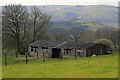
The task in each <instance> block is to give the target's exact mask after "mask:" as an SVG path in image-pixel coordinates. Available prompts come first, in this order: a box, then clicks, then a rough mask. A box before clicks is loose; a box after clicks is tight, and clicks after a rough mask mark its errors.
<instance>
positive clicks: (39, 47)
mask: <svg viewBox="0 0 120 80" xmlns="http://www.w3.org/2000/svg"><path fill="white" fill-rule="evenodd" d="M28 51H29V53H30V54H34V53H38V54H41V53H45V54H47V55H48V56H49V57H52V58H60V57H62V56H64V55H71V56H74V55H76V56H79V57H89V56H92V55H105V54H110V53H111V52H112V50H111V49H110V47H109V46H107V45H105V44H102V43H84V44H81V43H77V44H75V43H74V42H67V41H66V42H59V41H48V40H40V41H36V42H34V43H31V44H29V49H28Z"/></svg>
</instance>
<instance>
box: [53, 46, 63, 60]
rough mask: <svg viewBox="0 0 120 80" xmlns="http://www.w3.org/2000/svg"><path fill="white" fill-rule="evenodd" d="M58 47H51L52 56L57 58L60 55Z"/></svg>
mask: <svg viewBox="0 0 120 80" xmlns="http://www.w3.org/2000/svg"><path fill="white" fill-rule="evenodd" d="M60 51H61V49H60V48H52V55H51V57H52V58H59V57H60Z"/></svg>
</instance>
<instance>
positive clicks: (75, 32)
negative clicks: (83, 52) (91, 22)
mask: <svg viewBox="0 0 120 80" xmlns="http://www.w3.org/2000/svg"><path fill="white" fill-rule="evenodd" d="M83 31H84V30H83V29H82V28H79V27H74V28H72V29H71V30H70V31H69V36H70V38H71V39H72V40H73V41H74V42H75V43H76V44H77V43H78V42H79V40H80V37H81V34H82V33H83Z"/></svg>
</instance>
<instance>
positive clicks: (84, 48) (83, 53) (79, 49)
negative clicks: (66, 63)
mask: <svg viewBox="0 0 120 80" xmlns="http://www.w3.org/2000/svg"><path fill="white" fill-rule="evenodd" d="M61 46H62V48H64V53H67V54H68V52H69V51H72V50H73V49H75V50H76V53H77V56H79V57H89V56H92V55H105V54H110V53H112V50H111V48H110V47H109V46H107V45H105V44H102V43H77V44H75V43H74V42H67V43H66V44H63V45H61ZM71 55H74V53H71Z"/></svg>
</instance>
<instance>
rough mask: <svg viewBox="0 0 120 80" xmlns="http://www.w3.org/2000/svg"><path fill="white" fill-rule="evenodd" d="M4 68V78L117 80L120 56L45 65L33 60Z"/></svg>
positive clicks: (69, 60) (54, 62) (113, 55)
mask: <svg viewBox="0 0 120 80" xmlns="http://www.w3.org/2000/svg"><path fill="white" fill-rule="evenodd" d="M10 60H11V61H10V62H9V65H8V66H3V78H19V77H22V78H26V77H27V78H28V77H29V78H39V77H42V78H101V77H103V78H110V77H111V78H115V77H118V55H117V54H112V55H105V56H97V57H91V58H79V59H77V60H75V59H74V58H72V59H71V58H70V59H66V58H64V59H62V60H61V61H60V60H59V59H52V60H50V61H48V60H47V61H46V62H45V63H44V62H43V61H41V60H34V61H33V60H31V61H29V63H28V64H27V65H26V64H25V62H24V61H20V62H18V63H12V61H14V60H13V59H12V58H11V59H10Z"/></svg>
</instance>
